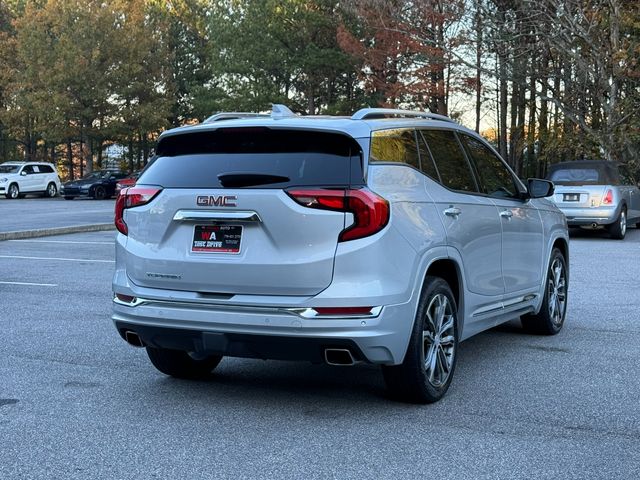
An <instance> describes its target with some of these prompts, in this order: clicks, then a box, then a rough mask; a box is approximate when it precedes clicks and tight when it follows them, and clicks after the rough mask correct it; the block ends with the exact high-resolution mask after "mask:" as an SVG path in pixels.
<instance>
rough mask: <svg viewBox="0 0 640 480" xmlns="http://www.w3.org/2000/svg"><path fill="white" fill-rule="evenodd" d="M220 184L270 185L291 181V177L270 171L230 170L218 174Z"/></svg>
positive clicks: (227, 185) (230, 185) (229, 185)
mask: <svg viewBox="0 0 640 480" xmlns="http://www.w3.org/2000/svg"><path fill="white" fill-rule="evenodd" d="M218 180H219V181H220V185H222V186H223V187H225V188H242V187H254V186H256V185H270V184H272V183H284V182H289V181H290V180H291V179H290V178H289V177H283V176H281V175H271V174H268V173H249V172H229V173H221V174H219V175H218Z"/></svg>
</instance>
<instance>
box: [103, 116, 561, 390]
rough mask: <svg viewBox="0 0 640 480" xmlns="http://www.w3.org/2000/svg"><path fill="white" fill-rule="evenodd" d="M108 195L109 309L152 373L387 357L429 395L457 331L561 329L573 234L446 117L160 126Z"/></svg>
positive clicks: (399, 378)
mask: <svg viewBox="0 0 640 480" xmlns="http://www.w3.org/2000/svg"><path fill="white" fill-rule="evenodd" d="M156 153H157V158H156V159H155V161H154V162H153V163H152V164H150V165H149V166H148V167H147V168H146V169H145V170H144V171H143V173H142V174H141V176H140V178H139V180H138V182H137V184H136V186H135V187H131V188H129V189H126V190H123V191H122V193H121V195H120V196H119V197H118V200H117V203H116V218H115V223H116V226H117V229H118V230H119V232H120V233H119V234H118V238H117V245H116V270H115V274H114V278H113V291H114V300H113V317H112V318H113V321H114V322H115V326H116V328H117V330H118V332H119V333H120V335H121V336H122V337H123V338H124V339H125V340H126V341H127V342H128V343H130V344H131V345H134V346H138V347H146V350H147V353H148V355H149V358H150V360H151V362H152V363H153V365H154V366H155V367H156V368H157V369H158V370H160V371H161V372H163V373H165V374H167V375H172V376H175V377H182V378H203V377H207V376H209V375H210V374H211V372H212V370H213V369H214V368H215V367H216V366H217V365H218V363H219V362H220V360H221V359H222V357H223V356H231V357H247V358H260V359H281V360H307V361H311V362H325V363H327V364H330V365H354V364H356V363H360V362H367V363H373V364H379V365H381V366H382V372H383V375H384V379H385V381H386V384H387V386H388V388H389V390H390V393H391V394H392V395H393V396H394V397H396V398H399V399H402V400H406V401H412V402H433V401H436V400H438V399H439V398H441V397H442V396H443V395H444V393H445V392H446V391H447V389H448V387H449V384H450V383H451V379H452V377H453V372H454V369H455V365H456V356H457V355H456V354H457V348H458V343H459V342H460V341H462V340H464V339H466V338H469V337H470V336H472V335H475V334H476V333H479V332H481V331H483V330H486V329H488V328H491V327H494V326H496V325H498V324H500V323H503V322H506V321H508V320H512V319H516V318H518V317H520V318H521V319H522V323H523V325H524V327H525V328H526V329H528V330H530V331H533V332H536V333H542V334H555V333H557V332H558V331H560V329H561V328H562V325H563V322H564V319H565V312H566V308H567V291H568V278H569V271H568V255H569V251H568V248H569V246H568V234H567V223H566V220H565V217H564V215H563V214H562V213H561V212H560V211H559V210H558V209H557V207H556V206H555V205H554V204H553V203H552V202H551V201H549V200H547V199H545V198H544V197H549V196H550V195H552V194H553V184H552V183H551V182H549V181H546V180H537V179H531V180H529V181H528V182H527V185H523V184H522V183H521V182H520V180H518V178H517V177H516V176H515V175H514V173H513V172H512V171H511V170H510V169H509V167H508V166H507V165H506V164H505V163H504V162H503V161H502V160H501V159H500V157H499V156H498V154H497V153H496V152H495V150H494V149H493V148H491V146H489V144H488V143H487V142H486V141H485V140H483V139H482V138H481V137H479V136H478V135H477V134H476V133H474V132H472V131H470V130H468V129H466V128H464V127H462V126H460V125H459V124H457V123H455V122H454V121H452V120H451V119H449V118H448V117H443V116H440V115H434V114H429V113H422V112H411V111H402V110H388V109H374V108H368V109H363V110H360V111H358V112H356V113H355V114H354V115H353V116H352V117H302V116H298V115H294V114H293V113H292V112H291V111H290V110H289V109H287V108H286V107H284V106H281V105H274V109H273V112H272V114H271V115H252V116H251V115H247V114H222V115H221V116H220V117H218V118H217V119H216V118H214V117H212V118H210V119H208V120H207V122H205V123H203V124H200V125H196V126H189V127H182V128H177V129H174V130H170V131H167V132H165V133H163V134H162V135H161V137H160V140H159V143H158V146H157V152H156Z"/></svg>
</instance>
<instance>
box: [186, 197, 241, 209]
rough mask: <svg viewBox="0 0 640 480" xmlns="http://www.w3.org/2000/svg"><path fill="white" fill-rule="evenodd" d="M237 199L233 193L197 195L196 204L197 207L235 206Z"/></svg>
mask: <svg viewBox="0 0 640 480" xmlns="http://www.w3.org/2000/svg"><path fill="white" fill-rule="evenodd" d="M237 199H238V197H236V196H235V195H198V196H197V197H196V204H197V205H198V206H199V207H235V206H236V200H237Z"/></svg>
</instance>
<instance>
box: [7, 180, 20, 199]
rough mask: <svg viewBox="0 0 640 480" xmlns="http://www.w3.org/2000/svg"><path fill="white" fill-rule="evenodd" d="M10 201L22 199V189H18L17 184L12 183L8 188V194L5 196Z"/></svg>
mask: <svg viewBox="0 0 640 480" xmlns="http://www.w3.org/2000/svg"><path fill="white" fill-rule="evenodd" d="M5 196H6V197H7V198H8V199H10V200H15V199H16V198H19V197H20V187H18V184H17V183H12V184H11V185H9V188H7V194H6V195H5Z"/></svg>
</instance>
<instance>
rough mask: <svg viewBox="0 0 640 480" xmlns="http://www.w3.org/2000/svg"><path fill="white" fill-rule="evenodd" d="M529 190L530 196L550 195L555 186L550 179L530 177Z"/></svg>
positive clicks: (528, 181) (542, 196)
mask: <svg viewBox="0 0 640 480" xmlns="http://www.w3.org/2000/svg"><path fill="white" fill-rule="evenodd" d="M527 191H528V193H529V198H544V197H550V196H551V195H553V192H554V191H555V186H554V185H553V182H550V181H549V180H542V179H540V178H530V179H528V180H527Z"/></svg>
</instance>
